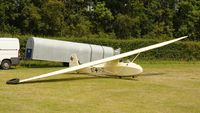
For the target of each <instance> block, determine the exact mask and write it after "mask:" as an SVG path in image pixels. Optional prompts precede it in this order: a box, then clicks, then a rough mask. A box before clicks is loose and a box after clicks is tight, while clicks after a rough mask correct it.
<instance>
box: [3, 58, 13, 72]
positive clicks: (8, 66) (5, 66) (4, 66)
mask: <svg viewBox="0 0 200 113" xmlns="http://www.w3.org/2000/svg"><path fill="white" fill-rule="evenodd" d="M10 66H11V62H10V61H9V60H3V61H2V62H1V68H2V69H4V70H7V69H9V68H10Z"/></svg>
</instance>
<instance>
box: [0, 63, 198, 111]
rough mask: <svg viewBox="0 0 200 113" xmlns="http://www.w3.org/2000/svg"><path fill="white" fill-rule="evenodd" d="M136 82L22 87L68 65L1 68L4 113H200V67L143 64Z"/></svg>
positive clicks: (88, 80) (61, 80)
mask: <svg viewBox="0 0 200 113" xmlns="http://www.w3.org/2000/svg"><path fill="white" fill-rule="evenodd" d="M141 65H142V66H143V67H144V73H143V74H141V76H138V77H137V78H135V79H131V78H124V79H117V78H109V77H98V76H88V75H82V74H62V75H58V76H54V77H49V78H45V79H41V80H37V81H34V82H30V83H24V84H19V85H7V84H5V82H6V80H8V79H11V78H15V77H17V78H27V77H30V76H35V75H39V74H43V73H46V72H51V71H54V70H58V69H62V68H64V67H59V66H56V67H48V66H46V67H45V66H43V67H42V68H37V67H34V68H33V67H32V68H27V67H23V66H19V67H16V68H13V69H10V70H0V77H1V78H0V83H1V86H0V99H1V101H0V112H1V113H16V112H18V113H27V112H28V113H68V112H69V113H199V112H200V107H199V105H200V75H199V73H200V69H199V67H200V63H198V62H197V63H196V62H192V63H191V62H189V63H188V62H181V63H179V62H169V63H167V62H160V63H159V62H147V63H146V62H141Z"/></svg>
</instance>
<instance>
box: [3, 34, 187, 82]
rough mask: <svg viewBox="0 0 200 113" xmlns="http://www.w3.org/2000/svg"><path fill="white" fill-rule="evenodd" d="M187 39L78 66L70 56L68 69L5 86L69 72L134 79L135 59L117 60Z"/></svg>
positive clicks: (138, 69) (138, 66) (139, 67)
mask: <svg viewBox="0 0 200 113" xmlns="http://www.w3.org/2000/svg"><path fill="white" fill-rule="evenodd" d="M187 37H188V36H183V37H180V38H177V39H173V40H169V41H165V42H162V43H158V44H154V45H150V46H147V47H143V48H140V49H136V50H133V51H130V52H126V53H122V54H119V55H115V56H112V57H108V58H105V59H101V60H97V61H93V62H89V63H85V64H81V65H79V61H78V58H77V56H76V55H72V56H71V61H70V67H69V68H66V69H62V70H58V71H54V72H50V73H46V74H42V75H39V76H34V77H31V78H27V79H22V80H20V79H18V78H14V79H11V80H8V81H7V84H18V83H22V82H27V81H31V80H36V79H40V78H45V77H49V76H55V75H58V74H63V73H70V72H73V73H74V72H76V73H87V74H103V75H116V76H119V77H123V76H132V77H134V76H135V75H138V74H140V73H142V72H143V69H142V67H141V66H140V65H138V64H135V63H133V61H134V60H135V59H134V60H133V61H132V62H128V63H124V62H119V59H122V58H124V57H128V56H131V55H135V54H139V53H142V52H145V51H148V50H152V49H155V48H159V47H162V46H165V45H168V44H171V43H174V42H176V41H179V40H182V39H184V38H187ZM137 56H138V55H137ZM137 56H136V57H137Z"/></svg>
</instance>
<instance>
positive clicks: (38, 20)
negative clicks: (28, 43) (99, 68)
mask: <svg viewBox="0 0 200 113" xmlns="http://www.w3.org/2000/svg"><path fill="white" fill-rule="evenodd" d="M0 32H1V33H14V34H15V33H16V34H33V35H36V36H38V35H45V36H64V37H66V36H74V37H83V36H90V35H101V34H106V35H108V36H111V37H115V38H118V39H127V38H163V37H164V38H165V37H179V36H183V35H190V39H191V40H200V1H199V0H0Z"/></svg>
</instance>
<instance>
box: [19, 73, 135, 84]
mask: <svg viewBox="0 0 200 113" xmlns="http://www.w3.org/2000/svg"><path fill="white" fill-rule="evenodd" d="M90 79H119V78H118V77H110V76H95V75H89V76H88V77H73V78H61V79H48V80H37V81H28V82H23V83H20V84H33V83H51V82H67V81H77V80H90ZM119 80H134V81H137V79H134V78H127V77H124V78H121V79H119Z"/></svg>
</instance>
